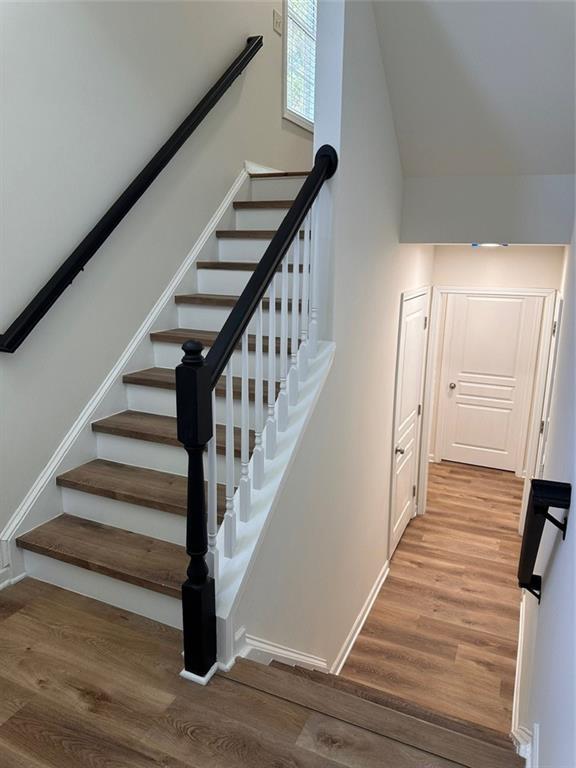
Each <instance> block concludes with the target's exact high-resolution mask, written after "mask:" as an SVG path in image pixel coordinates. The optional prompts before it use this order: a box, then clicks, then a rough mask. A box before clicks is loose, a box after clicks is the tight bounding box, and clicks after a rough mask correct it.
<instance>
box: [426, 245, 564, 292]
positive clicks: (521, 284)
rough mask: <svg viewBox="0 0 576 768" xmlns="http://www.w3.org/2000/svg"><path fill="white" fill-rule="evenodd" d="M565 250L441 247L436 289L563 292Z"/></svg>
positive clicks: (437, 254)
mask: <svg viewBox="0 0 576 768" xmlns="http://www.w3.org/2000/svg"><path fill="white" fill-rule="evenodd" d="M565 250H566V249H565V248H564V247H563V246H545V245H539V246H521V245H514V246H508V247H507V248H473V247H472V246H471V245H470V244H464V245H437V246H436V247H435V249H434V277H433V279H434V285H439V286H448V285H454V286H461V287H463V288H509V289H516V288H519V289H522V288H556V289H558V288H560V285H561V282H562V270H563V266H564V253H565Z"/></svg>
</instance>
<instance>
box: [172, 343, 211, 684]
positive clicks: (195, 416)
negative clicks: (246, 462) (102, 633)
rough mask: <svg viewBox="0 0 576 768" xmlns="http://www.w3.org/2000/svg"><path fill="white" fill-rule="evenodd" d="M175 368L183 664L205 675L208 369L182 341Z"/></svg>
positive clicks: (198, 348) (198, 352)
mask: <svg viewBox="0 0 576 768" xmlns="http://www.w3.org/2000/svg"><path fill="white" fill-rule="evenodd" d="M182 349H183V350H184V357H183V358H182V362H181V363H180V365H179V366H177V368H176V413H177V421H178V440H180V442H181V443H183V445H184V448H185V449H186V452H187V454H188V505H187V520H186V552H187V553H188V556H189V557H190V564H189V565H188V570H187V576H188V578H187V580H186V581H185V582H184V584H183V585H182V612H183V621H184V668H185V669H186V671H187V672H191V673H193V674H195V675H199V676H200V677H204V676H205V675H206V674H207V673H208V672H209V671H210V669H211V668H212V667H213V666H214V664H215V663H216V598H215V591H214V580H213V579H212V578H211V577H210V575H209V572H208V566H207V564H206V553H207V551H208V528H207V522H208V519H207V515H206V498H205V486H204V464H203V454H204V449H205V447H206V444H207V443H208V441H209V440H210V439H211V437H212V391H211V387H210V369H209V368H208V366H207V365H206V363H205V361H204V358H203V357H202V349H203V346H202V344H200V343H199V342H197V341H187V342H186V343H185V344H184V345H183V346H182Z"/></svg>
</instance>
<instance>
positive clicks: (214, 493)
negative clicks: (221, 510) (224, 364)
mask: <svg viewBox="0 0 576 768" xmlns="http://www.w3.org/2000/svg"><path fill="white" fill-rule="evenodd" d="M215 412H216V394H215V392H214V390H212V439H211V440H210V442H209V443H208V500H207V507H208V556H207V560H208V567H209V569H210V575H211V576H212V578H213V579H217V578H218V549H217V547H216V537H217V535H218V487H217V477H216V419H215V415H214V414H215Z"/></svg>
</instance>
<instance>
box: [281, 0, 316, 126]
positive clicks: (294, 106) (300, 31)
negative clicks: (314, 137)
mask: <svg viewBox="0 0 576 768" xmlns="http://www.w3.org/2000/svg"><path fill="white" fill-rule="evenodd" d="M285 7H286V30H285V34H286V43H285V52H286V73H285V76H286V83H285V109H286V111H287V112H288V117H292V116H295V117H296V118H300V119H301V120H302V122H303V123H304V124H305V125H306V124H307V125H308V126H310V127H312V125H313V123H314V75H315V69H316V0H286V6H285Z"/></svg>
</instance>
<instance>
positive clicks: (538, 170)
mask: <svg viewBox="0 0 576 768" xmlns="http://www.w3.org/2000/svg"><path fill="white" fill-rule="evenodd" d="M374 5H375V12H376V19H377V25H378V31H379V35H380V41H381V46H382V56H383V60H384V67H385V71H386V78H387V85H388V89H389V93H390V99H391V103H392V110H393V114H394V120H395V124H396V132H397V135H398V143H399V146H400V155H401V160H402V165H403V169H404V174H405V176H407V177H414V176H477V175H481V176H488V175H495V176H507V175H518V174H570V173H574V155H575V152H574V142H575V133H574V114H575V50H574V48H575V46H574V38H575V5H574V3H573V2H571V1H570V0H544V1H542V0H539V1H534V0H530V1H527V0H507V1H506V2H501V1H500V0H480V1H477V0H455V1H452V2H446V1H445V0H375V3H374Z"/></svg>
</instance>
